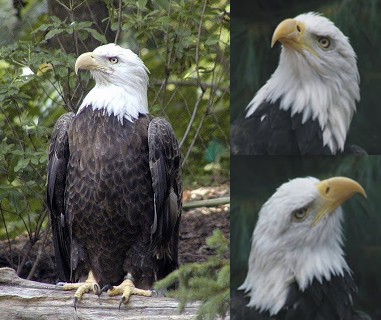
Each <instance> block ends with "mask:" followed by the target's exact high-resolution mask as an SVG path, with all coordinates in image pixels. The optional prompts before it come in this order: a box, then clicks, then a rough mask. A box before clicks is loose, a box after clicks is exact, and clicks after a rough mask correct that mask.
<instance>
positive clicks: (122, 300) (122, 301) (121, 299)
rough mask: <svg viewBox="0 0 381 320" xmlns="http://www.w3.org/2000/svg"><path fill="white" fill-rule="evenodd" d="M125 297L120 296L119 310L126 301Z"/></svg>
mask: <svg viewBox="0 0 381 320" xmlns="http://www.w3.org/2000/svg"><path fill="white" fill-rule="evenodd" d="M124 300H125V299H124V297H121V298H120V301H119V310H120V307H121V306H122V303H124Z"/></svg>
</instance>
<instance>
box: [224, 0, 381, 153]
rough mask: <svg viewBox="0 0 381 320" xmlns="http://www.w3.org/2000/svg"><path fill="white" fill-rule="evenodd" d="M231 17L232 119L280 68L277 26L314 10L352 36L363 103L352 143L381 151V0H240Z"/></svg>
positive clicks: (350, 136)
mask: <svg viewBox="0 0 381 320" xmlns="http://www.w3.org/2000/svg"><path fill="white" fill-rule="evenodd" d="M232 7H233V10H232V17H231V40H232V48H233V49H232V59H231V70H232V71H231V84H232V85H231V89H232V90H231V91H232V98H231V106H230V108H231V109H230V114H231V122H233V121H234V120H235V119H236V118H237V116H239V115H241V114H243V112H244V110H245V108H246V106H247V104H248V103H249V102H250V100H251V99H252V98H253V96H254V95H255V93H256V92H257V91H258V90H259V89H260V88H261V87H262V86H263V85H264V84H265V83H266V81H267V80H268V79H269V77H270V76H271V74H272V73H273V72H274V71H275V69H276V67H277V66H278V60H279V54H280V45H279V44H276V45H275V46H274V48H273V49H271V48H270V42H271V37H272V34H273V32H274V30H275V28H276V26H277V25H278V24H279V23H280V22H281V21H282V20H284V19H286V18H293V17H295V16H297V15H298V14H301V13H305V12H309V11H315V12H320V13H322V14H323V15H324V16H326V17H327V18H329V19H330V20H332V21H333V22H334V23H335V25H336V26H337V27H338V28H339V29H340V30H341V31H342V32H343V33H344V34H345V35H346V36H347V37H349V39H350V43H351V45H352V47H353V48H354V50H355V52H356V54H357V58H358V68H359V73H360V78H361V83H360V90H361V91H360V92H361V101H360V102H359V103H358V104H357V113H356V114H355V115H354V118H353V120H352V124H351V128H350V131H349V136H348V141H349V142H350V143H351V144H356V145H358V146H361V147H362V148H364V149H365V150H366V151H367V153H368V154H381V129H380V127H379V122H380V119H381V108H380V101H379V97H380V94H379V91H380V87H381V86H380V85H381V59H380V56H381V44H380V35H381V0H328V1H327V0H322V1H317V0H273V1H267V0H240V1H237V0H236V1H234V2H233V4H232Z"/></svg>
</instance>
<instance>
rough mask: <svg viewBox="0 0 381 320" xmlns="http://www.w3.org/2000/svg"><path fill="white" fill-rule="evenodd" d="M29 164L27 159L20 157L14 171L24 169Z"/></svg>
mask: <svg viewBox="0 0 381 320" xmlns="http://www.w3.org/2000/svg"><path fill="white" fill-rule="evenodd" d="M28 165H29V159H25V158H21V159H20V160H19V162H18V163H17V165H16V167H15V172H18V171H20V170H24V169H25V168H26V167H27V166H28Z"/></svg>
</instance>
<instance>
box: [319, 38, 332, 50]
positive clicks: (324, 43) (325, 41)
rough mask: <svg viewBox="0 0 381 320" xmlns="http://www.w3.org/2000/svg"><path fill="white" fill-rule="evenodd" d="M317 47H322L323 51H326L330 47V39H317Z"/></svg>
mask: <svg viewBox="0 0 381 320" xmlns="http://www.w3.org/2000/svg"><path fill="white" fill-rule="evenodd" d="M318 41H319V46H320V47H322V48H323V49H328V48H329V47H330V46H331V39H330V38H325V37H322V38H319V39H318Z"/></svg>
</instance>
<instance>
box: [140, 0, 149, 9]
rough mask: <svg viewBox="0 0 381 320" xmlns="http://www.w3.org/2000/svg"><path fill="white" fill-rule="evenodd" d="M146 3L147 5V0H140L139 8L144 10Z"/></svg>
mask: <svg viewBox="0 0 381 320" xmlns="http://www.w3.org/2000/svg"><path fill="white" fill-rule="evenodd" d="M146 5H147V0H139V1H138V8H139V9H140V10H144V9H145V8H146Z"/></svg>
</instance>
